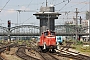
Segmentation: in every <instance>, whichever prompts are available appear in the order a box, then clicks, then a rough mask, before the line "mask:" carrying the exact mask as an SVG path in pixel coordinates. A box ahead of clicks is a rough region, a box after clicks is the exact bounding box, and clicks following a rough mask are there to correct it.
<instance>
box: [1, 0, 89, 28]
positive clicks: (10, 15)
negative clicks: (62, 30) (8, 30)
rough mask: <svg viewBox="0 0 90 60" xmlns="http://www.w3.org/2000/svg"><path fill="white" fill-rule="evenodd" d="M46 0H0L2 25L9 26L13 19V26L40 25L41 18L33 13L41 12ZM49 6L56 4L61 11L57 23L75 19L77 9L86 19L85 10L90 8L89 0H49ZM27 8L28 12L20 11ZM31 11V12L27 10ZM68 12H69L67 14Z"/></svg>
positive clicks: (56, 9) (58, 10) (57, 9)
mask: <svg viewBox="0 0 90 60" xmlns="http://www.w3.org/2000/svg"><path fill="white" fill-rule="evenodd" d="M45 1H46V0H0V11H1V12H0V25H2V26H7V21H8V20H11V22H12V26H15V25H16V24H17V23H18V24H20V25H21V24H34V25H39V20H37V19H36V17H35V16H34V15H33V14H34V13H36V12H39V9H40V7H41V6H45V3H46V2H45ZM47 1H48V6H50V5H54V6H55V11H56V12H59V13H61V14H62V15H61V16H59V19H57V20H56V24H64V22H65V21H73V19H72V18H73V17H75V9H76V8H78V11H79V12H80V13H79V14H78V16H82V19H85V12H86V11H88V10H89V0H47ZM17 10H25V11H26V12H20V13H19V12H18V11H17ZM27 11H29V12H27ZM65 12H68V14H65Z"/></svg>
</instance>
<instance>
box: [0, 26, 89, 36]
mask: <svg viewBox="0 0 90 60" xmlns="http://www.w3.org/2000/svg"><path fill="white" fill-rule="evenodd" d="M76 30H78V35H88V34H89V33H88V32H86V31H87V30H88V26H87V27H82V26H79V27H76V26H75V25H56V26H55V32H56V35H59V36H60V35H61V36H72V35H75V34H76ZM7 35H8V28H7V27H3V26H0V36H7ZM10 35H11V36H39V35H40V27H39V26H34V25H20V26H15V27H11V28H10Z"/></svg>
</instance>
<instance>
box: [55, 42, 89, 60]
mask: <svg viewBox="0 0 90 60" xmlns="http://www.w3.org/2000/svg"><path fill="white" fill-rule="evenodd" d="M70 45H71V43H70V42H67V43H66V46H64V47H62V49H60V50H59V52H58V56H62V57H68V58H72V59H75V60H90V57H89V56H86V55H82V54H80V53H76V52H73V51H69V48H70ZM56 54H57V53H56Z"/></svg>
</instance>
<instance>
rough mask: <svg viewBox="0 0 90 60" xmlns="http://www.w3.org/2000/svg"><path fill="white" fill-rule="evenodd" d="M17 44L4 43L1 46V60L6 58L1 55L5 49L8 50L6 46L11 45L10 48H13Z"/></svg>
mask: <svg viewBox="0 0 90 60" xmlns="http://www.w3.org/2000/svg"><path fill="white" fill-rule="evenodd" d="M15 45H16V44H8V45H6V46H5V45H3V46H2V47H1V48H0V60H5V59H4V58H3V57H2V56H1V53H2V52H3V51H5V50H6V48H7V47H10V48H12V47H13V46H15Z"/></svg>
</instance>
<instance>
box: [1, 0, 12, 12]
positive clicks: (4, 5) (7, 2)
mask: <svg viewBox="0 0 90 60" xmlns="http://www.w3.org/2000/svg"><path fill="white" fill-rule="evenodd" d="M9 1H10V0H8V1H7V2H6V4H5V5H4V6H3V8H2V9H1V11H2V10H3V9H4V8H5V7H6V5H7V4H8V3H9Z"/></svg>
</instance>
